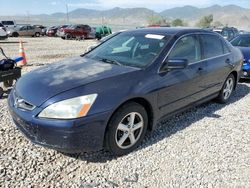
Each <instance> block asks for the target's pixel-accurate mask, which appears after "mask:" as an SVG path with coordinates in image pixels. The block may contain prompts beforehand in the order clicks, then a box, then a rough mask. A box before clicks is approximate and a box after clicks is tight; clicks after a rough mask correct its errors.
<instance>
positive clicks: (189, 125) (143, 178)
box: [0, 38, 250, 188]
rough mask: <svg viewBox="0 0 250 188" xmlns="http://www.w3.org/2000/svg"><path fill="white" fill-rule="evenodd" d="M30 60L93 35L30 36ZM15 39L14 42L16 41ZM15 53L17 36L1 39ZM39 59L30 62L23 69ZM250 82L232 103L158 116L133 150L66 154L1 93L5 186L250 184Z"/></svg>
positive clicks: (70, 50)
mask: <svg viewBox="0 0 250 188" xmlns="http://www.w3.org/2000/svg"><path fill="white" fill-rule="evenodd" d="M23 40H24V41H25V42H27V43H25V49H26V53H27V57H28V61H29V63H32V64H39V63H52V62H54V61H57V60H60V59H62V58H65V57H69V56H74V55H77V54H81V53H82V52H83V51H84V50H85V48H86V47H87V46H88V45H90V44H93V43H95V41H82V42H77V41H63V40H61V39H54V38H25V39H23ZM15 41H16V39H9V41H8V42H15ZM0 46H2V47H4V49H5V51H6V53H7V54H8V55H10V56H15V55H17V54H18V44H16V43H4V44H3V43H0ZM33 68H36V67H28V68H25V69H24V72H27V71H30V70H31V69H33ZM249 105H250V82H249V83H241V84H239V86H238V88H237V91H236V92H235V93H234V95H233V97H232V99H231V103H230V104H228V105H219V104H216V103H213V102H210V103H208V104H205V105H202V106H199V107H197V108H193V109H191V110H189V111H187V112H185V113H183V114H180V115H177V116H175V117H173V118H171V119H169V120H166V121H164V122H162V123H160V124H159V127H158V129H156V130H155V131H153V132H151V133H148V134H147V136H146V139H145V140H144V142H143V144H142V145H141V146H140V147H139V148H138V149H137V150H136V151H134V152H133V153H131V154H129V155H126V156H123V157H120V158H114V157H113V156H112V155H111V154H110V153H108V152H105V151H99V152H93V153H82V154H81V155H77V156H76V155H72V156H69V155H64V154H61V153H58V152H56V151H53V150H49V149H45V148H43V147H40V146H36V145H33V144H32V143H31V142H29V141H28V140H26V138H24V136H23V135H22V134H21V133H20V132H19V131H18V130H17V129H16V128H15V126H14V125H13V123H12V122H11V118H10V116H9V114H8V111H7V100H6V98H5V99H1V100H0V120H1V121H0V187H84V188H85V187H209V188H210V187H226V188H228V187H246V188H247V187H250V178H249V177H250V124H249V122H250V109H249Z"/></svg>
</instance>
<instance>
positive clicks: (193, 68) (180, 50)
mask: <svg viewBox="0 0 250 188" xmlns="http://www.w3.org/2000/svg"><path fill="white" fill-rule="evenodd" d="M167 59H187V60H188V63H189V64H188V67H187V68H185V69H181V70H172V71H170V72H167V73H164V74H160V75H159V88H161V89H160V90H159V94H158V107H159V109H160V110H161V112H162V115H165V114H168V113H171V112H174V111H176V110H178V109H180V108H182V107H184V106H187V105H189V104H191V103H193V102H195V101H197V100H199V99H201V98H202V96H200V95H199V94H200V92H202V90H204V80H203V73H204V70H205V67H206V64H205V62H203V61H201V45H200V41H199V38H198V37H197V36H196V35H188V36H184V37H182V38H180V39H179V40H178V42H177V43H176V44H175V46H174V47H173V49H172V50H171V52H170V54H169V55H168V57H167Z"/></svg>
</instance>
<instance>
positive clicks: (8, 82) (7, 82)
mask: <svg viewBox="0 0 250 188" xmlns="http://www.w3.org/2000/svg"><path fill="white" fill-rule="evenodd" d="M13 82H14V81H13V80H6V81H4V82H3V86H4V88H8V87H11V86H13Z"/></svg>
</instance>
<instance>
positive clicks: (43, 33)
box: [34, 25, 47, 36]
mask: <svg viewBox="0 0 250 188" xmlns="http://www.w3.org/2000/svg"><path fill="white" fill-rule="evenodd" d="M34 26H35V27H38V28H40V29H41V30H42V32H41V35H42V36H44V35H46V31H47V28H46V27H45V26H43V25H34Z"/></svg>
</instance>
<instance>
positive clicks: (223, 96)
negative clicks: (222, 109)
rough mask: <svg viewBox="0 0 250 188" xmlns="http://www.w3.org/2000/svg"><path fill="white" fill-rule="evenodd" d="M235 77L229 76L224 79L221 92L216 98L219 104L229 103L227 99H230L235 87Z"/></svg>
mask: <svg viewBox="0 0 250 188" xmlns="http://www.w3.org/2000/svg"><path fill="white" fill-rule="evenodd" d="M235 82H236V81H235V77H234V75H233V74H230V75H229V76H228V78H227V79H226V81H225V83H224V85H223V87H222V89H221V91H220V94H219V96H218V98H217V101H218V102H219V103H222V104H225V103H227V102H228V101H229V99H230V98H231V96H232V93H233V90H234V87H235Z"/></svg>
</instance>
